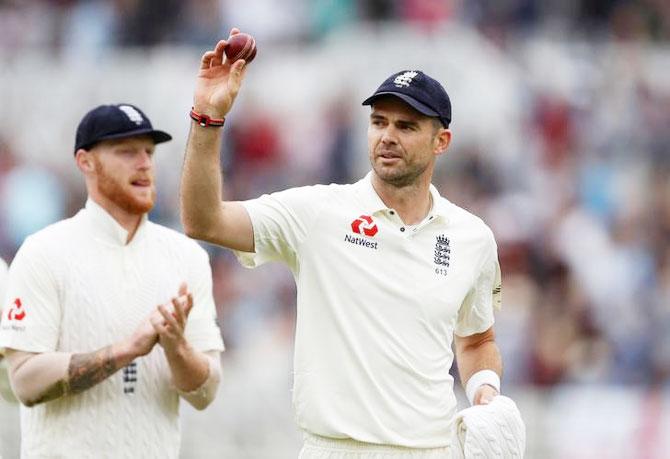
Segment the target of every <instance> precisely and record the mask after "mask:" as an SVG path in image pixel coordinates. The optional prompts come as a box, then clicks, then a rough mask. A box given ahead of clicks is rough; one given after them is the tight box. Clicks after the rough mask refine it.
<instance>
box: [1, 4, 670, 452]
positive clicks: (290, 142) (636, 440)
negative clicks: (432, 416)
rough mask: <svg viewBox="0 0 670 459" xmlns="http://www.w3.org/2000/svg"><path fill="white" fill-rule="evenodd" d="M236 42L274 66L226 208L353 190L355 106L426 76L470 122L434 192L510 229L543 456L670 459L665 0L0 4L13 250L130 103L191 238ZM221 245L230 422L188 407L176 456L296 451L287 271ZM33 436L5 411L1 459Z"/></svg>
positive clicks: (266, 74)
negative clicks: (196, 135) (98, 135)
mask: <svg viewBox="0 0 670 459" xmlns="http://www.w3.org/2000/svg"><path fill="white" fill-rule="evenodd" d="M232 26H238V27H240V28H241V29H242V30H243V31H247V32H249V33H251V34H253V35H254V36H255V37H256V40H257V45H258V55H257V57H256V60H255V61H254V62H253V63H252V64H251V65H250V66H249V70H248V73H247V80H246V81H245V85H244V87H243V88H242V91H241V94H240V97H239V98H238V101H237V104H236V106H235V108H234V110H233V113H231V115H230V116H229V119H228V121H227V124H226V127H225V128H224V133H225V134H224V135H225V137H224V139H225V141H224V144H225V145H224V148H223V151H222V153H221V154H222V160H223V164H224V176H225V188H226V190H225V192H226V194H227V196H228V197H231V198H235V199H247V198H253V197H256V196H258V195H260V194H262V193H267V192H272V191H275V190H279V189H283V188H286V187H289V186H295V185H304V184H313V183H330V182H337V183H345V182H351V181H356V180H358V179H359V178H360V177H362V176H363V175H364V174H365V173H366V171H367V169H368V162H367V150H366V139H365V131H366V127H367V126H366V124H367V116H368V110H369V109H368V108H366V107H361V106H360V102H361V101H362V100H363V99H364V98H365V97H366V96H367V95H369V94H370V93H372V91H373V90H374V89H375V88H376V86H377V85H378V84H379V83H380V82H381V81H382V80H383V79H384V78H386V77H387V76H388V75H389V74H391V73H392V72H395V71H397V70H402V69H414V68H418V69H422V70H425V71H426V72H427V73H429V74H431V75H433V76H435V77H436V78H438V79H439V80H440V81H441V82H443V84H444V85H445V87H446V89H447V91H448V92H449V94H450V95H451V97H452V103H453V107H454V108H453V123H452V126H451V127H452V131H453V132H454V142H453V143H452V147H451V148H450V150H449V152H448V154H447V155H446V157H444V158H442V159H440V160H439V162H438V167H437V174H436V177H435V184H436V186H438V188H439V190H440V192H441V194H442V195H444V196H446V197H447V198H448V199H450V200H451V201H452V202H454V203H456V204H458V205H460V206H462V207H465V208H467V209H469V210H471V211H472V212H474V213H476V214H478V215H480V216H481V217H482V218H483V219H484V220H485V221H486V222H487V223H488V224H489V225H490V226H491V227H492V229H493V231H494V233H495V235H496V237H497V241H498V245H499V256H500V261H501V265H502V269H503V293H504V300H503V301H504V303H503V304H504V307H503V309H502V311H501V312H500V313H499V314H498V317H497V324H496V331H497V335H498V342H499V345H500V347H501V351H502V353H503V359H504V364H505V377H504V387H503V390H504V391H505V392H507V393H508V394H510V395H512V396H513V397H514V398H515V400H517V402H518V403H519V405H520V407H521V409H522V412H523V414H524V417H525V420H526V423H527V427H528V457H532V458H549V459H552V458H556V459H558V458H560V459H562V458H594V459H596V458H597V459H606V458H640V459H654V458H659V459H660V458H664V457H668V456H667V451H669V450H670V439H669V438H668V437H669V436H668V435H667V433H668V432H670V415H669V414H668V413H669V412H670V409H669V408H670V390H669V389H670V78H669V77H668V75H670V46H669V43H670V2H668V1H666V0H546V1H542V2H540V1H537V0H504V1H502V0H501V1H496V2H492V1H484V0H468V1H466V0H281V1H280V0H245V1H244V2H238V1H234V0H192V1H178V0H161V1H159V0H115V1H112V0H88V1H87V0H79V1H77V0H50V1H49V0H42V1H37V0H34V1H29V2H25V1H18V0H14V1H12V0H4V1H0V256H2V257H3V258H4V259H5V260H7V261H8V262H10V261H11V259H12V257H13V255H14V253H15V251H16V250H17V248H18V247H19V245H20V244H21V242H22V241H23V239H24V238H25V237H26V236H27V235H28V234H30V233H32V232H34V231H36V230H39V229H40V228H42V227H44V226H45V225H47V224H49V223H51V222H54V221H56V220H59V219H62V218H65V217H68V216H71V215H73V214H74V213H75V212H76V211H77V210H78V209H79V208H80V207H81V206H82V205H83V202H84V200H85V190H84V187H83V181H82V179H81V177H80V176H79V174H78V173H77V171H76V168H75V166H74V162H73V161H72V149H73V143H74V132H75V129H76V125H77V123H78V121H79V119H80V118H81V116H82V115H83V114H84V113H85V112H86V111H87V110H89V109H90V108H92V107H93V106H95V105H98V104H101V103H112V102H131V103H135V104H137V105H139V106H140V107H141V108H142V109H144V111H145V112H146V113H147V114H148V115H149V117H150V118H151V119H152V121H153V123H154V126H157V127H159V128H161V129H165V130H167V131H168V132H171V133H172V134H173V135H174V137H175V140H174V141H173V142H171V143H169V144H166V145H164V146H160V147H159V149H158V152H159V153H158V155H157V157H156V161H157V167H158V181H159V186H158V193H159V196H158V198H159V199H158V205H157V207H156V209H155V210H154V211H153V212H152V218H153V219H154V220H155V221H158V222H160V223H163V224H166V225H168V226H171V227H174V228H177V229H181V227H180V223H179V209H178V188H179V173H180V169H181V162H182V155H183V148H184V144H185V141H186V137H187V134H188V128H189V120H188V118H187V113H188V110H189V108H190V100H191V91H192V87H193V78H194V75H195V72H196V69H197V64H198V60H199V57H200V55H201V54H202V53H203V52H204V51H206V50H207V49H208V47H209V46H211V45H213V44H214V43H215V42H216V41H217V39H219V38H220V37H226V36H227V34H228V31H229V29H230V27H232ZM206 248H207V250H208V251H209V253H210V256H211V263H212V268H213V275H214V293H215V298H216V301H217V308H218V313H219V322H220V325H221V328H222V332H223V336H224V340H225V342H226V345H227V351H226V353H225V355H224V382H223V385H222V389H221V392H220V394H219V398H218V399H217V402H216V404H215V406H213V407H210V408H209V409H208V410H207V411H205V412H203V413H194V412H192V411H190V410H189V409H185V413H184V417H185V419H184V423H183V426H184V445H183V452H182V456H183V457H209V456H211V457H231V458H232V457H235V458H245V457H249V458H265V457H268V458H272V457H295V453H296V451H297V448H298V447H299V444H300V437H299V434H298V432H297V431H296V429H295V426H294V424H293V420H292V412H291V406H290V396H291V395H290V389H291V378H292V376H291V357H292V344H293V326H294V314H295V287H294V283H293V279H292V277H291V275H290V273H289V272H288V270H286V269H285V268H283V267H282V266H279V265H275V266H267V267H262V268H260V269H257V270H255V271H247V270H244V269H242V268H240V267H239V265H238V264H237V262H236V261H235V259H234V257H233V256H232V255H231V254H230V253H228V252H226V251H224V250H221V249H218V248H216V247H212V246H206ZM417 288H420V286H417ZM333 364H334V365H336V364H337V362H333ZM464 403H465V402H464ZM464 406H465V404H463V407H464ZM664 407H665V408H664ZM16 422H17V421H16V407H13V406H11V405H7V404H0V455H2V454H4V455H6V457H14V456H13V455H15V454H16V451H17V447H18V446H17V445H18V443H17V438H16V432H17V431H18V426H17V425H16Z"/></svg>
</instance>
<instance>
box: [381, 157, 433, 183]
mask: <svg viewBox="0 0 670 459" xmlns="http://www.w3.org/2000/svg"><path fill="white" fill-rule="evenodd" d="M372 169H373V170H374V171H375V174H377V177H379V178H380V179H381V181H382V182H384V183H388V184H389V185H391V186H394V187H396V188H404V187H407V186H410V185H413V184H414V183H416V180H417V178H418V177H420V176H421V175H422V174H423V173H424V172H425V171H426V169H428V164H413V165H410V166H408V167H406V168H404V169H403V170H398V171H392V172H390V173H389V171H388V169H385V168H383V167H381V166H378V165H377V164H376V163H374V162H373V163H372Z"/></svg>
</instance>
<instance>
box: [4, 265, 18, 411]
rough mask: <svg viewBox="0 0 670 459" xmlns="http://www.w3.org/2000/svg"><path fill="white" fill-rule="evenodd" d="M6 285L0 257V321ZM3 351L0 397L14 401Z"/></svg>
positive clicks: (5, 269) (5, 272) (5, 273)
mask: <svg viewBox="0 0 670 459" xmlns="http://www.w3.org/2000/svg"><path fill="white" fill-rule="evenodd" d="M6 286H7V263H5V260H3V259H2V258H0V322H1V321H2V307H3V306H4V304H5V287H6ZM2 356H3V352H2V349H1V348H0V397H2V399H4V400H6V401H8V402H16V397H14V394H13V392H12V388H11V386H10V385H9V372H8V370H7V362H6V360H5V359H3V357H2Z"/></svg>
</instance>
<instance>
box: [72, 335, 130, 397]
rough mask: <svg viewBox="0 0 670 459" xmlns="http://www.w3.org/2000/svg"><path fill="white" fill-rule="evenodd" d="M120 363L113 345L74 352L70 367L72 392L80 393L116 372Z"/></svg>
mask: <svg viewBox="0 0 670 459" xmlns="http://www.w3.org/2000/svg"><path fill="white" fill-rule="evenodd" d="M118 369H119V365H118V364H117V362H116V359H115V358H114V354H113V352H112V346H107V347H104V348H102V349H100V350H99V351H95V352H91V353H88V354H74V355H73V356H72V358H71V360H70V367H69V368H68V386H69V391H68V392H69V393H70V394H78V393H80V392H83V391H85V390H87V389H90V388H91V387H93V386H95V385H96V384H98V383H101V382H102V381H104V380H105V379H107V378H109V377H110V376H111V375H113V374H114V373H116V371H117V370H118Z"/></svg>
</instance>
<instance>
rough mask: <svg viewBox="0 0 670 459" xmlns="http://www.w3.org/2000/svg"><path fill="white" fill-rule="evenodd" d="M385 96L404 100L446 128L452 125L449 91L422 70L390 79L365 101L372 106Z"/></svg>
mask: <svg viewBox="0 0 670 459" xmlns="http://www.w3.org/2000/svg"><path fill="white" fill-rule="evenodd" d="M383 96H395V97H398V98H400V99H402V100H403V101H404V102H406V103H407V104H409V105H410V106H411V107H412V108H414V109H415V110H416V111H418V112H419V113H422V114H424V115H426V116H430V117H434V118H438V119H439V120H440V121H441V122H442V124H443V125H444V127H449V123H451V100H450V99H449V95H448V94H447V91H445V89H444V88H443V87H442V85H441V84H440V83H439V82H438V81H437V80H435V79H434V78H431V77H429V76H428V75H426V74H425V73H423V72H422V71H421V70H403V71H400V72H398V73H394V74H393V75H391V76H390V77H388V78H387V79H386V80H385V81H384V82H383V83H382V84H381V86H379V87H378V88H377V90H376V91H375V93H374V94H373V95H371V96H370V97H368V98H367V99H365V100H364V101H363V105H372V104H373V103H374V102H375V100H377V99H378V98H380V97H383Z"/></svg>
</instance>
